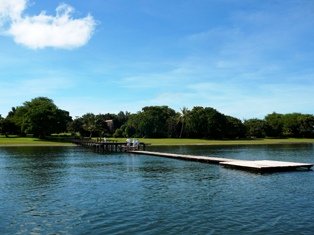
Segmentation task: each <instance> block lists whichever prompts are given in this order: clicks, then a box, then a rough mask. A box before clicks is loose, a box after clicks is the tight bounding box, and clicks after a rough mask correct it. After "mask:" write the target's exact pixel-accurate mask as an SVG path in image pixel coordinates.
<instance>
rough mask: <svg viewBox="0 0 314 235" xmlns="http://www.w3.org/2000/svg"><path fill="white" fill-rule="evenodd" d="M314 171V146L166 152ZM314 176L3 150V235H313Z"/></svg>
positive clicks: (78, 152) (75, 151)
mask: <svg viewBox="0 0 314 235" xmlns="http://www.w3.org/2000/svg"><path fill="white" fill-rule="evenodd" d="M151 150H158V151H165V152H177V153H190V154H198V155H208V156H217V157H227V158H238V159H272V160H286V161H299V162H310V163H312V162H314V147H313V145H282V146H258V147H202V146H198V147H171V148H170V147H163V148H161V147H158V148H151ZM313 199H314V172H313V171H310V172H303V171H301V172H289V173H275V174H266V175H259V174H253V173H248V172H243V171H238V170H230V169H225V168H222V167H220V166H217V165H208V164H204V163H198V162H188V161H179V160H174V159H167V158H158V157H151V156H136V155H131V154H110V155H100V154H96V153H92V152H89V151H88V150H84V149H81V148H78V147H77V148H76V147H66V148H49V147H46V148H41V147H37V148H34V147H23V148H22V147H20V148H0V200H1V204H0V234H314V214H313V213H314V200H313Z"/></svg>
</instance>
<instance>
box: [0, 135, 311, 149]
mask: <svg viewBox="0 0 314 235" xmlns="http://www.w3.org/2000/svg"><path fill="white" fill-rule="evenodd" d="M109 139H110V140H116V141H118V142H125V141H126V138H109ZM138 140H139V141H140V142H144V143H146V144H151V145H154V146H158V145H159V146H161V145H168V146H171V145H212V146H224V145H271V144H314V139H296V138H287V139H267V138H266V139H250V140H204V139H175V138H162V139H146V138H139V139H138ZM5 146H74V145H73V144H72V143H69V142H66V141H64V140H62V139H58V138H55V139H53V138H52V139H49V140H41V139H38V138H33V137H12V136H10V137H9V138H6V137H4V136H0V147H5Z"/></svg>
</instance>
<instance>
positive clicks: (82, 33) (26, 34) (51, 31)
mask: <svg viewBox="0 0 314 235" xmlns="http://www.w3.org/2000/svg"><path fill="white" fill-rule="evenodd" d="M26 6H27V0H13V1H12V0H11V1H10V2H9V3H8V2H7V1H6V0H0V26H2V27H3V25H4V24H5V23H7V22H9V23H8V24H9V26H8V29H7V30H5V34H6V35H8V36H12V37H13V39H14V41H15V42H16V43H18V44H22V45H24V46H26V47H29V48H32V49H42V48H46V47H53V48H62V49H72V48H77V47H81V46H83V45H85V44H86V43H87V42H88V41H89V39H90V38H91V36H92V34H93V31H94V28H95V25H96V23H95V20H94V19H93V17H92V16H91V15H88V16H86V17H84V18H79V19H75V18H73V17H72V15H73V12H74V9H73V8H72V7H71V6H69V5H67V4H61V5H59V6H58V7H57V9H56V15H55V16H51V15H47V14H46V13H45V12H41V13H40V14H39V15H34V16H24V15H23V12H24V11H25V10H26Z"/></svg>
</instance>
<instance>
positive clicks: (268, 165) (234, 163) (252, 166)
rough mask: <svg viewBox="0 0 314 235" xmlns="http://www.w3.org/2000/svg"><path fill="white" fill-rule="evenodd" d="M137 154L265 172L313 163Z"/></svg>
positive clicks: (307, 165)
mask: <svg viewBox="0 0 314 235" xmlns="http://www.w3.org/2000/svg"><path fill="white" fill-rule="evenodd" d="M131 152H132V153H136V154H145V155H151V156H158V157H166V158H174V159H179V160H186V161H198V162H205V163H211V164H219V165H221V166H223V167H228V168H234V169H239V170H246V171H253V172H258V173H265V172H280V171H294V170H308V171H309V170H310V169H311V168H312V167H313V164H310V163H299V162H283V161H271V160H260V161H244V160H238V159H229V158H217V157H207V156H194V155H186V154H174V153H160V152H149V151H131Z"/></svg>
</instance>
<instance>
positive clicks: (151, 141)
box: [110, 138, 314, 146]
mask: <svg viewBox="0 0 314 235" xmlns="http://www.w3.org/2000/svg"><path fill="white" fill-rule="evenodd" d="M110 139H111V140H117V141H119V142H124V141H125V140H126V138H110ZM138 140H139V141H140V142H144V143H146V144H151V145H154V146H162V145H165V146H176V145H211V146H224V145H235V146H236V145H275V144H277V145H279V144H314V139H296V138H288V139H267V138H266V139H251V140H204V139H175V138H165V139H146V138H139V139H138Z"/></svg>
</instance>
